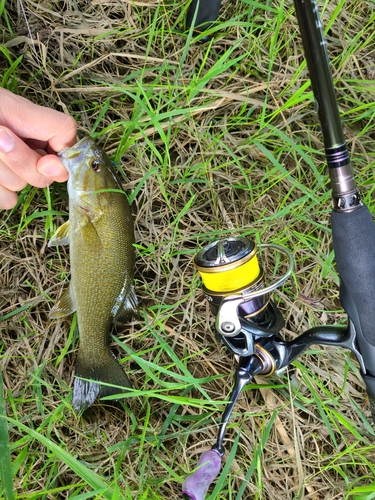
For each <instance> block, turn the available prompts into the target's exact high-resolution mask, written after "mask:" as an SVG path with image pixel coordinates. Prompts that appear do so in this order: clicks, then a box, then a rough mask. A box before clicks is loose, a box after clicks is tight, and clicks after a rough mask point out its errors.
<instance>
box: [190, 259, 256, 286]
mask: <svg viewBox="0 0 375 500" xmlns="http://www.w3.org/2000/svg"><path fill="white" fill-rule="evenodd" d="M248 257H252V258H251V259H250V260H248V261H247V262H243V261H244V259H241V260H239V261H237V262H233V263H231V264H227V265H224V266H217V267H215V268H211V269H210V268H207V267H205V268H203V267H200V266H197V265H195V267H196V268H197V269H198V271H199V274H200V275H201V278H202V281H203V283H204V286H205V287H206V288H207V289H208V290H212V291H214V292H231V291H234V290H238V289H239V288H242V287H244V286H246V285H249V284H250V283H252V282H253V281H255V280H256V279H257V278H258V276H259V274H260V268H259V262H258V259H257V257H256V255H251V254H250V255H248V256H246V258H248ZM234 266H235V267H234Z"/></svg>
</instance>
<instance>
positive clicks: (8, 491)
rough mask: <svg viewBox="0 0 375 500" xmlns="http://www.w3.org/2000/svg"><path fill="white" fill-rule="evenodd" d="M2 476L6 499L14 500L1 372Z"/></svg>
mask: <svg viewBox="0 0 375 500" xmlns="http://www.w3.org/2000/svg"><path fill="white" fill-rule="evenodd" d="M0 477H1V485H2V492H3V495H4V498H5V500H13V499H14V498H15V496H14V489H13V472H12V461H11V457H10V448H9V434H8V425H7V421H6V408H5V400H4V386H3V376H2V374H1V372H0Z"/></svg>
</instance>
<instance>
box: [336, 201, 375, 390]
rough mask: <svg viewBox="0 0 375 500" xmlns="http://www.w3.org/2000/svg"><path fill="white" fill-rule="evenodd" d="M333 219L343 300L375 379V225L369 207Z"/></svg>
mask: <svg viewBox="0 0 375 500" xmlns="http://www.w3.org/2000/svg"><path fill="white" fill-rule="evenodd" d="M331 220H332V238H333V247H334V250H335V258H336V263H337V269H338V272H339V275H340V301H341V304H342V306H343V308H344V309H345V311H346V313H347V314H348V316H349V319H350V320H351V321H352V323H353V324H354V326H355V329H356V334H357V341H358V347H359V351H360V353H361V355H362V357H363V359H364V364H365V367H366V374H367V375H368V376H371V377H373V376H375V224H374V221H373V218H372V215H371V213H370V211H369V209H368V208H367V207H366V205H363V206H362V207H361V208H359V209H357V210H354V211H352V212H335V211H334V212H332V216H331ZM364 375H365V374H364ZM366 385H367V384H366Z"/></svg>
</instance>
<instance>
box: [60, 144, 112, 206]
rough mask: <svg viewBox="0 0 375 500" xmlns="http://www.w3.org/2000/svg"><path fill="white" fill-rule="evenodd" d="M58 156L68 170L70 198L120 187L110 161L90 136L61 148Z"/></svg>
mask: <svg viewBox="0 0 375 500" xmlns="http://www.w3.org/2000/svg"><path fill="white" fill-rule="evenodd" d="M58 156H59V158H60V160H61V161H62V163H63V165H64V167H65V168H66V169H67V170H68V172H69V180H68V192H69V197H70V199H73V200H74V199H75V198H79V197H82V196H84V195H87V194H88V193H94V192H96V191H101V190H105V189H111V188H114V189H121V185H120V183H119V181H118V180H117V178H116V174H115V172H114V170H113V167H112V164H111V161H110V160H109V158H108V156H107V155H106V154H105V153H104V151H103V150H102V149H101V148H99V147H98V146H97V145H96V144H95V142H94V141H93V139H91V137H84V138H83V139H81V140H80V141H78V142H77V143H76V144H75V145H74V146H72V147H68V148H65V149H63V150H62V151H61V152H60V153H58Z"/></svg>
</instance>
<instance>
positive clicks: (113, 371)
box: [72, 352, 131, 412]
mask: <svg viewBox="0 0 375 500" xmlns="http://www.w3.org/2000/svg"><path fill="white" fill-rule="evenodd" d="M77 377H82V378H85V379H90V381H86V380H82V379H81V378H77ZM100 382H105V383H106V384H113V385H116V386H121V387H124V388H125V387H131V383H130V381H129V379H128V377H127V375H126V374H125V373H124V371H123V369H122V368H121V366H120V364H119V363H118V362H117V361H116V359H115V358H113V357H112V356H111V354H110V352H109V355H108V358H107V359H106V360H105V363H101V364H100V365H99V364H93V363H92V362H90V363H88V362H87V361H86V360H84V359H80V356H79V354H78V360H77V366H76V371H75V377H74V383H73V400H72V405H73V408H74V410H75V411H77V412H79V411H83V410H85V409H86V408H88V407H89V406H90V405H92V404H93V402H94V401H95V399H96V398H97V397H98V396H99V397H103V396H112V395H115V394H118V395H119V396H120V394H121V393H123V392H125V391H121V389H119V388H118V387H109V386H107V385H101V384H100Z"/></svg>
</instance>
